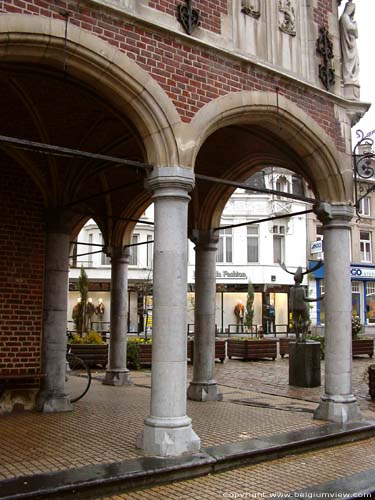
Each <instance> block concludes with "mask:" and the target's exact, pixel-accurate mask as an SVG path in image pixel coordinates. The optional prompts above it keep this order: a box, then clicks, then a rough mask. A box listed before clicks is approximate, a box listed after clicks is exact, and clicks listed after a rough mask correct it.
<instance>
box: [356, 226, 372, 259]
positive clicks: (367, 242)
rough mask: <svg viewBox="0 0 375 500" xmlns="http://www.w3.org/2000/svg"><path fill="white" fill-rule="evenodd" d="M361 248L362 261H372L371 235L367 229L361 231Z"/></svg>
mask: <svg viewBox="0 0 375 500" xmlns="http://www.w3.org/2000/svg"><path fill="white" fill-rule="evenodd" d="M359 250H360V252H361V262H371V261H372V255H371V235H370V233H368V232H366V231H360V236H359Z"/></svg>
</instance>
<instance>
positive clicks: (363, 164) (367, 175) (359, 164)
mask: <svg viewBox="0 0 375 500" xmlns="http://www.w3.org/2000/svg"><path fill="white" fill-rule="evenodd" d="M374 134H375V130H371V132H368V133H367V134H366V135H365V134H364V132H362V130H357V132H356V135H357V137H358V142H357V144H356V145H355V146H354V149H353V179H354V206H355V209H356V212H357V216H358V218H359V219H360V218H361V214H360V213H359V209H360V203H361V200H363V199H364V198H366V196H367V195H368V194H370V193H371V192H373V191H375V169H374V166H373V163H374V160H375V153H374V151H373V146H374V139H373V138H372V136H373V135H374ZM369 179H371V180H373V181H374V184H373V185H372V186H369V187H368V188H367V189H366V188H365V187H364V186H363V185H362V183H363V182H365V181H366V180H369Z"/></svg>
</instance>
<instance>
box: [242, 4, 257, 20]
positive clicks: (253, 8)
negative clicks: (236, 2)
mask: <svg viewBox="0 0 375 500" xmlns="http://www.w3.org/2000/svg"><path fill="white" fill-rule="evenodd" d="M241 12H243V13H244V14H246V15H248V16H251V17H255V19H258V18H259V17H260V0H241Z"/></svg>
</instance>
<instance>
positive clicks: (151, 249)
mask: <svg viewBox="0 0 375 500" xmlns="http://www.w3.org/2000/svg"><path fill="white" fill-rule="evenodd" d="M152 240H153V236H152V235H151V234H148V235H147V245H146V246H147V267H152V260H153V252H154V244H153V243H150V241H152Z"/></svg>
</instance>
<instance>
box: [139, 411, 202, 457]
mask: <svg viewBox="0 0 375 500" xmlns="http://www.w3.org/2000/svg"><path fill="white" fill-rule="evenodd" d="M200 444H201V443H200V439H199V437H198V436H197V435H196V434H195V432H194V431H193V429H192V426H191V419H190V418H189V417H183V418H176V419H156V418H152V417H149V418H146V420H145V426H144V429H143V432H142V433H141V434H139V435H138V437H137V447H138V448H141V449H142V450H143V451H144V452H145V454H146V455H152V456H156V457H173V456H179V455H182V454H183V453H196V452H198V451H199V449H200Z"/></svg>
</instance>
